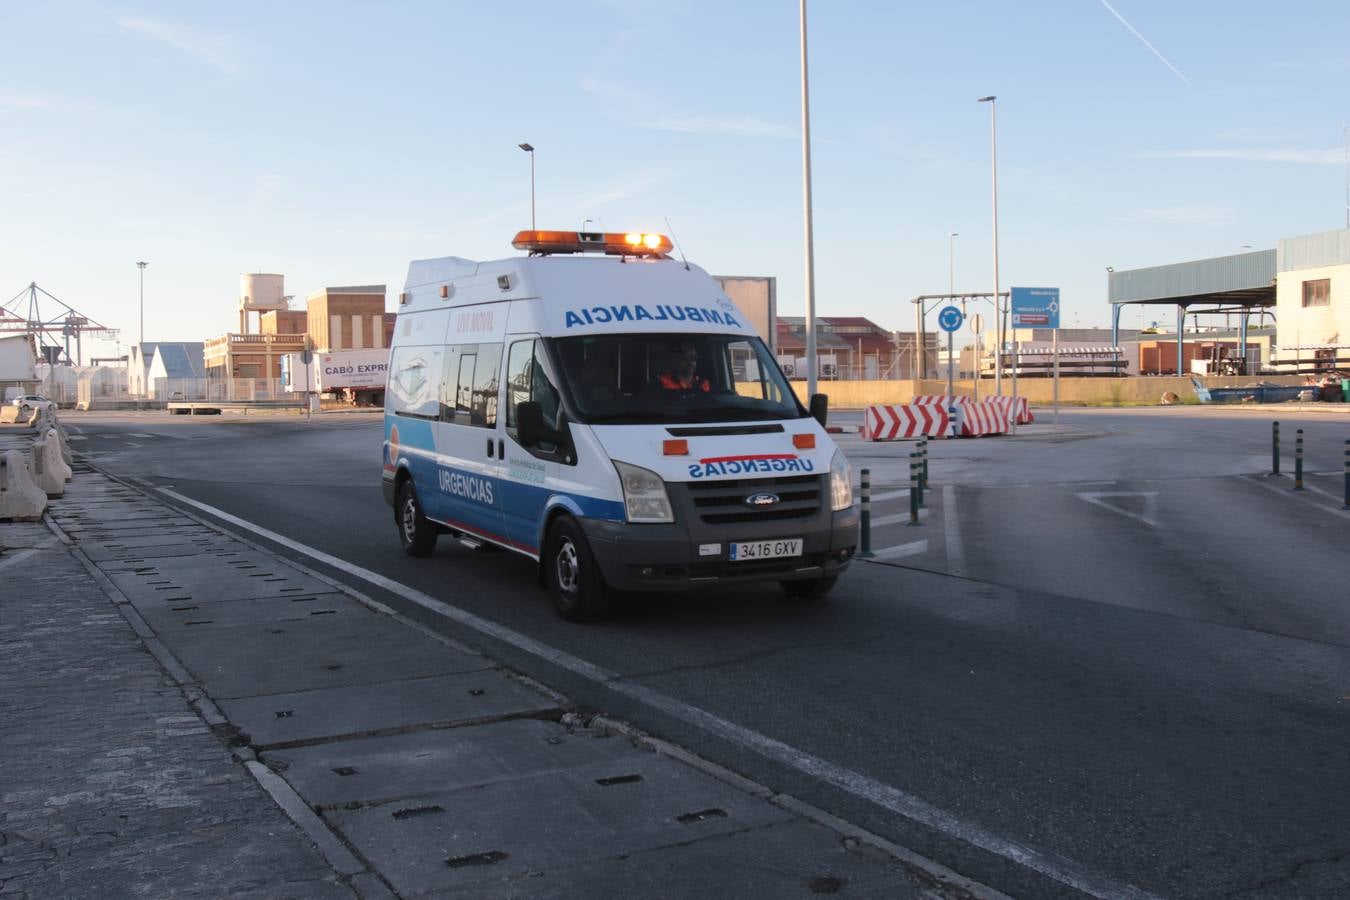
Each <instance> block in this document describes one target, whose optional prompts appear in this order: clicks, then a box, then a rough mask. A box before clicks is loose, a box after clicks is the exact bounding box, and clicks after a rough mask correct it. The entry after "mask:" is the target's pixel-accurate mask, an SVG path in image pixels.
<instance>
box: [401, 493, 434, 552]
mask: <svg viewBox="0 0 1350 900" xmlns="http://www.w3.org/2000/svg"><path fill="white" fill-rule="evenodd" d="M394 521H395V522H396V523H397V525H398V541H399V543H400V544H402V545H403V552H404V553H406V554H408V555H409V556H430V555H431V551H432V550H435V549H436V526H435V525H432V524H431V523H430V522H429V521H427V517H426V516H424V515H422V503H421V501H420V500H418V499H417V489H416V488H414V487H413V483H412V479H408V480H407V481H404V482H403V484H401V485H399V489H398V504H397V505H396V506H395V507H394Z"/></svg>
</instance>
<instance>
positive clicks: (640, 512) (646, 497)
mask: <svg viewBox="0 0 1350 900" xmlns="http://www.w3.org/2000/svg"><path fill="white" fill-rule="evenodd" d="M614 467H615V468H616V469H618V470H619V483H620V484H622V485H623V505H624V510H625V511H626V512H627V513H628V521H630V522H674V521H675V515H674V513H673V512H671V509H670V497H668V496H667V495H666V483H665V482H664V481H662V480H661V476H660V475H657V474H656V473H655V472H652V471H649V470H647V469H641V468H638V467H637V466H630V465H629V464H628V463H621V462H616V463H614Z"/></svg>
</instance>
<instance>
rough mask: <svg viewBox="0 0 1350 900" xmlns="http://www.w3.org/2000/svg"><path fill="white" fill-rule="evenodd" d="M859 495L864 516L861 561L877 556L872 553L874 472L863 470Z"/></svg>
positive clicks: (862, 518) (862, 520) (861, 525)
mask: <svg viewBox="0 0 1350 900" xmlns="http://www.w3.org/2000/svg"><path fill="white" fill-rule="evenodd" d="M858 493H859V494H860V495H861V496H862V515H861V517H860V518H861V523H860V525H859V530H860V532H861V538H862V548H861V549H860V550H859V551H858V558H859V559H868V558H869V557H872V556H875V555H876V554H874V553H873V552H872V470H871V469H863V470H862V486H861V487H860V488H859V490H858Z"/></svg>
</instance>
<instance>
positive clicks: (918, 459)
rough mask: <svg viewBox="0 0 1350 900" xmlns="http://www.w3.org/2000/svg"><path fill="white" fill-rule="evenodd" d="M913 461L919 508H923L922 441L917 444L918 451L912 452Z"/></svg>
mask: <svg viewBox="0 0 1350 900" xmlns="http://www.w3.org/2000/svg"><path fill="white" fill-rule="evenodd" d="M914 461H915V463H916V465H917V468H918V476H919V506H923V465H924V463H923V441H920V442H919V449H918V450H916V451H915V452H914Z"/></svg>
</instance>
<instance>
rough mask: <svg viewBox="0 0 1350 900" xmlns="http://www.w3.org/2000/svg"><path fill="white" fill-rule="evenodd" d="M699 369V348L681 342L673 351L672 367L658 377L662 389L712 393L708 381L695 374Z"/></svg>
mask: <svg viewBox="0 0 1350 900" xmlns="http://www.w3.org/2000/svg"><path fill="white" fill-rule="evenodd" d="M697 368H698V348H697V347H695V346H694V345H693V343H692V342H689V341H681V342H680V343H679V344H677V345H675V346H674V347H673V348H672V349H671V353H670V365H669V366H668V367H667V369H666V371H664V372H662V373H661V374H660V376H659V377H658V379H657V380H658V382H659V383H660V385H661V387H663V388H665V389H666V390H668V391H704V392H707V391H710V390H712V385H711V384H709V383H708V379H706V378H700V377H698V375H697V374H696V373H695V371H694V370H695V369H697Z"/></svg>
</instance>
